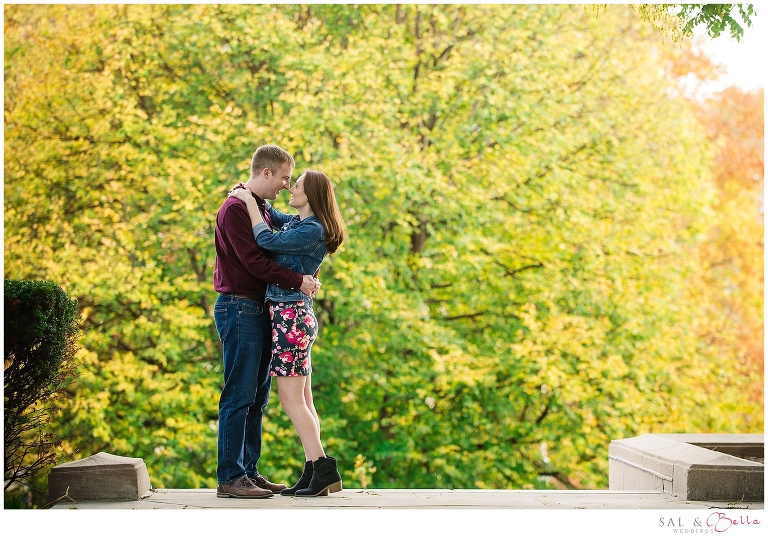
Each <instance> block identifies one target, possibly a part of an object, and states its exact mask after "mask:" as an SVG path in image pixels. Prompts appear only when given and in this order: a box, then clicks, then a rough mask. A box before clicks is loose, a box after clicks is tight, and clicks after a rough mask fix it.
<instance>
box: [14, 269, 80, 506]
mask: <svg viewBox="0 0 768 539" xmlns="http://www.w3.org/2000/svg"><path fill="white" fill-rule="evenodd" d="M4 296H5V311H4V317H5V338H4V343H5V360H4V368H3V418H4V429H3V435H4V469H3V472H4V476H3V478H4V490H6V491H7V490H8V489H13V488H17V487H18V486H19V484H26V483H27V482H28V481H30V480H32V479H33V478H34V477H35V476H36V475H38V474H39V473H40V471H41V470H44V469H45V468H47V467H48V466H50V465H51V464H53V463H55V462H56V458H57V455H56V452H55V448H56V446H58V445H59V440H58V439H56V437H55V435H54V433H53V432H51V429H50V426H49V425H48V423H49V422H50V417H51V415H52V414H55V412H56V411H57V408H56V406H55V405H54V404H53V400H54V398H55V397H56V396H57V393H59V392H61V391H62V390H63V389H64V388H65V387H66V386H67V385H68V384H69V383H70V382H71V381H72V379H73V377H74V374H75V368H76V366H75V363H74V356H75V352H76V350H77V345H76V341H77V338H78V337H79V334H80V332H79V320H78V315H77V301H74V300H70V299H69V297H68V296H67V294H66V293H65V292H64V291H63V290H62V289H61V288H60V287H59V286H57V285H56V284H54V283H51V282H47V281H12V280H8V279H6V280H5V284H4Z"/></svg>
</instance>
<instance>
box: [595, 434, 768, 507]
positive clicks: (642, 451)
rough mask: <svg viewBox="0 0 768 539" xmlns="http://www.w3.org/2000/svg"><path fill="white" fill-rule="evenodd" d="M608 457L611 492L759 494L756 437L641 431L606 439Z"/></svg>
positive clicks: (701, 497) (740, 497)
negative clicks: (619, 478)
mask: <svg viewBox="0 0 768 539" xmlns="http://www.w3.org/2000/svg"><path fill="white" fill-rule="evenodd" d="M608 458H609V463H610V464H609V469H611V472H610V473H611V477H610V481H609V488H610V489H611V490H659V491H663V492H670V493H672V494H674V495H675V496H677V497H678V498H680V499H682V500H695V501H745V502H747V501H750V502H756V501H763V499H764V496H765V487H764V473H763V470H764V465H763V436H762V435H757V434H756V435H750V434H744V435H727V434H665V435H653V434H650V435H649V434H646V435H643V436H638V437H636V438H628V439H625V440H613V441H611V444H610V445H609V447H608ZM612 467H615V471H613V469H612ZM619 470H621V472H619ZM619 473H621V481H619V480H618V475H619ZM614 477H616V478H617V479H616V480H614Z"/></svg>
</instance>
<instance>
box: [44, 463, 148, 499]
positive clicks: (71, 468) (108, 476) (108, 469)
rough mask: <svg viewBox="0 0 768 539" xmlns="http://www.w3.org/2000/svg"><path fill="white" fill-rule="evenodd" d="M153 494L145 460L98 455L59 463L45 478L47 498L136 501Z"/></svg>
mask: <svg viewBox="0 0 768 539" xmlns="http://www.w3.org/2000/svg"><path fill="white" fill-rule="evenodd" d="M67 489H69V490H67ZM151 494H152V492H151V485H150V482H149V473H148V472H147V466H146V465H145V464H144V460H143V459H140V458H131V457H121V456H119V455H111V454H110V453H97V454H95V455H93V456H90V457H88V458H85V459H82V460H76V461H74V462H67V463H64V464H60V465H59V466H56V467H55V468H53V469H52V470H51V473H50V474H49V475H48V499H49V500H52V501H53V500H57V499H59V498H61V497H62V496H67V497H69V498H70V499H71V500H74V501H76V502H79V501H86V500H139V499H142V498H146V497H148V496H150V495H151Z"/></svg>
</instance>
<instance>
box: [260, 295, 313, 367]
mask: <svg viewBox="0 0 768 539" xmlns="http://www.w3.org/2000/svg"><path fill="white" fill-rule="evenodd" d="M269 317H270V318H271V319H272V363H271V365H270V369H269V374H270V375H271V376H307V375H309V374H310V373H311V372H312V364H311V362H310V355H309V353H310V350H311V349H312V343H313V342H315V337H317V319H316V318H315V313H314V312H313V311H312V306H311V305H308V304H307V303H306V302H304V301H279V302H273V301H270V302H269Z"/></svg>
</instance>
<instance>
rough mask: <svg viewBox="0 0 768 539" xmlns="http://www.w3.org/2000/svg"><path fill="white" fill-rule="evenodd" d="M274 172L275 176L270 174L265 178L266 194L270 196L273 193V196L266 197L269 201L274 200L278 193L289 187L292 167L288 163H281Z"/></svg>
mask: <svg viewBox="0 0 768 539" xmlns="http://www.w3.org/2000/svg"><path fill="white" fill-rule="evenodd" d="M275 172H276V174H275V175H272V174H271V173H270V175H269V178H267V192H268V193H269V194H270V195H271V194H272V193H274V195H273V196H268V197H267V198H268V199H269V200H275V199H276V198H277V195H279V194H280V191H282V190H283V189H288V188H289V187H290V184H291V174H293V167H292V166H291V164H290V163H283V164H282V165H281V166H280V168H278V169H277V170H276V171H275Z"/></svg>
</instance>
